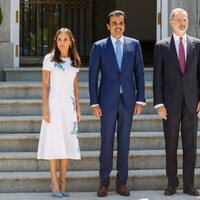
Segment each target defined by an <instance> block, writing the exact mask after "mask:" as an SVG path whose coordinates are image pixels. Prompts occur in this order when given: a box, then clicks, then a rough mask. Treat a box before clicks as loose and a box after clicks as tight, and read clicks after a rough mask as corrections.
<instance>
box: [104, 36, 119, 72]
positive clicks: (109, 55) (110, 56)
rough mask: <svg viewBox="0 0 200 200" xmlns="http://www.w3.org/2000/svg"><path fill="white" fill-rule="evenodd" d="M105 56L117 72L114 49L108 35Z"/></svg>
mask: <svg viewBox="0 0 200 200" xmlns="http://www.w3.org/2000/svg"><path fill="white" fill-rule="evenodd" d="M106 57H107V59H108V61H109V62H111V65H112V66H111V67H114V69H115V70H116V71H117V72H120V71H119V67H118V64H117V58H116V55H115V50H114V47H113V44H112V41H111V39H110V37H108V39H107V43H106Z"/></svg>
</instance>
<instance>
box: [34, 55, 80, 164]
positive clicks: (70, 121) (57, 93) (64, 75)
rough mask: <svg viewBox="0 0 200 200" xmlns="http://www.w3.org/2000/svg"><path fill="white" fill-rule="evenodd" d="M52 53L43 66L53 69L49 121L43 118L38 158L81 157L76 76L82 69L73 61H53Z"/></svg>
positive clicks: (49, 69) (51, 71)
mask: <svg viewBox="0 0 200 200" xmlns="http://www.w3.org/2000/svg"><path fill="white" fill-rule="evenodd" d="M51 56H52V55H51V54H47V55H46V56H45V58H44V61H43V68H42V69H43V70H47V71H50V91H49V98H48V103H49V112H50V123H47V122H45V121H44V120H42V125H41V130H40V138H39V145H38V153H37V158H38V159H45V160H51V159H80V158H81V156H80V148H79V141H78V135H77V134H78V126H77V117H76V103H75V97H74V78H75V76H76V74H77V73H78V72H79V69H78V68H75V67H73V66H72V65H71V59H70V58H63V61H64V63H60V64H59V63H55V62H51V58H52V57H51Z"/></svg>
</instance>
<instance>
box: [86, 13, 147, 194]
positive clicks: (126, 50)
mask: <svg viewBox="0 0 200 200" xmlns="http://www.w3.org/2000/svg"><path fill="white" fill-rule="evenodd" d="M107 28H108V30H109V31H110V34H111V35H110V37H108V38H105V39H102V40H100V41H97V42H95V43H94V45H93V48H92V52H91V56H90V62H89V92H90V103H91V106H92V112H93V114H94V115H95V116H97V117H100V118H101V150H100V156H99V161H100V171H99V175H100V186H99V189H98V191H97V196H100V197H103V196H107V192H108V187H109V184H110V180H109V175H110V172H111V170H112V159H113V143H114V135H115V127H116V124H117V180H116V192H117V193H119V194H120V195H123V196H129V195H130V193H129V191H128V189H127V187H126V182H127V178H128V153H129V140H130V131H131V125H132V118H133V113H134V114H140V113H141V111H142V107H143V105H145V97H144V69H143V59H142V54H141V48H140V44H139V42H138V41H137V40H135V39H133V38H128V37H125V36H123V33H124V30H125V15H124V12H122V11H118V10H116V11H113V12H111V13H110V14H109V15H108V18H107ZM99 71H100V72H101V81H100V86H99V87H98V74H99Z"/></svg>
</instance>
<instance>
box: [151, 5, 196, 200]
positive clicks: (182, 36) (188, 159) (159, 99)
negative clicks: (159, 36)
mask: <svg viewBox="0 0 200 200" xmlns="http://www.w3.org/2000/svg"><path fill="white" fill-rule="evenodd" d="M170 25H171V27H172V29H173V34H172V36H171V37H169V38H166V39H164V40H161V41H159V42H158V43H157V44H156V45H155V51H154V65H153V66H154V74H153V94H154V107H155V108H156V110H157V113H158V115H159V116H160V117H161V118H162V119H163V128H164V136H165V150H166V173H167V178H168V187H167V189H166V190H165V192H164V194H165V195H173V194H174V193H176V187H178V185H179V180H178V177H177V146H178V137H179V128H180V127H181V137H182V148H183V192H184V193H187V194H189V195H192V196H199V192H198V191H197V190H196V189H195V188H194V168H195V162H196V140H197V125H198V118H197V113H198V112H199V110H200V103H199V102H200V40H199V39H196V38H193V37H190V36H189V35H187V34H186V31H187V29H188V14H187V12H186V11H185V10H184V9H181V8H176V9H174V10H173V11H172V12H171V15H170Z"/></svg>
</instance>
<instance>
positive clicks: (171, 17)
mask: <svg viewBox="0 0 200 200" xmlns="http://www.w3.org/2000/svg"><path fill="white" fill-rule="evenodd" d="M178 12H181V13H185V14H186V15H187V16H188V13H187V11H186V10H184V9H183V8H174V9H173V10H172V12H171V14H170V17H169V19H170V20H172V19H173V17H174V16H175V15H176V14H177V13H178Z"/></svg>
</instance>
